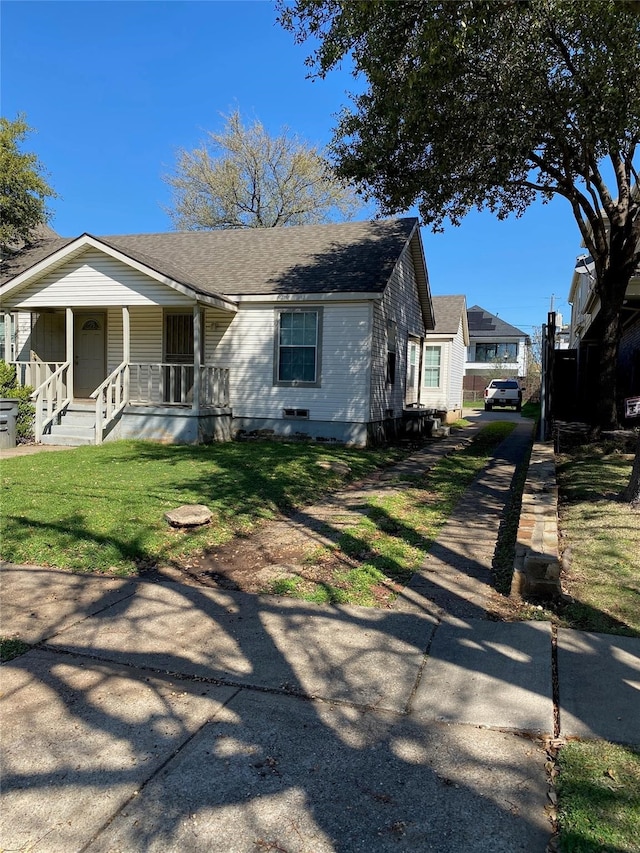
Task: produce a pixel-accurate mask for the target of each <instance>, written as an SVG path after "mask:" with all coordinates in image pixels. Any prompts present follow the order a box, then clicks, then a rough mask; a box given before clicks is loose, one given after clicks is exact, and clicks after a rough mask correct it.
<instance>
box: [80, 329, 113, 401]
mask: <svg viewBox="0 0 640 853" xmlns="http://www.w3.org/2000/svg"><path fill="white" fill-rule="evenodd" d="M105 324H106V318H105V315H104V314H76V315H75V317H74V334H73V347H74V367H73V396H74V397H80V398H86V397H89V396H90V395H91V394H92V393H93V392H94V391H95V390H96V388H97V387H98V385H100V383H101V382H102V381H103V380H104V379H106V378H107V366H106V356H105Z"/></svg>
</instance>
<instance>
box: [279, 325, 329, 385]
mask: <svg viewBox="0 0 640 853" xmlns="http://www.w3.org/2000/svg"><path fill="white" fill-rule="evenodd" d="M321 326H322V311H321V310H320V309H319V308H317V309H315V310H313V311H306V310H302V309H300V310H294V311H278V312H277V322H276V335H275V337H276V347H275V350H276V351H275V364H274V374H275V375H274V383H275V384H276V385H309V386H311V385H319V384H320V340H321V337H322V335H321Z"/></svg>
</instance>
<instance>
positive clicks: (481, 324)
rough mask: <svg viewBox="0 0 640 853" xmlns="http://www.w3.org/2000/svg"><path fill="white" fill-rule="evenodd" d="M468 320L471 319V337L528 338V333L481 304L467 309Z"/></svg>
mask: <svg viewBox="0 0 640 853" xmlns="http://www.w3.org/2000/svg"><path fill="white" fill-rule="evenodd" d="M467 320H468V321H469V337H470V338H487V339H489V338H490V339H492V340H494V339H497V338H526V337H527V335H526V334H525V333H524V332H523V331H521V330H520V329H517V328H516V327H515V326H512V325H511V324H510V323H505V321H504V320H501V319H500V317H496V315H495V314H490V313H489V311H485V309H484V308H481V307H480V306H479V305H472V306H471V308H469V309H467Z"/></svg>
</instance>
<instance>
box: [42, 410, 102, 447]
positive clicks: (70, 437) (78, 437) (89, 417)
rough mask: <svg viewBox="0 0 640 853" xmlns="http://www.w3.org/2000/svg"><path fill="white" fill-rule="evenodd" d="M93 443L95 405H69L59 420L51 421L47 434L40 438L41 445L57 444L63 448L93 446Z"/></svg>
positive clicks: (94, 438)
mask: <svg viewBox="0 0 640 853" xmlns="http://www.w3.org/2000/svg"><path fill="white" fill-rule="evenodd" d="M95 441H96V409H95V404H82V403H72V404H70V405H69V407H68V408H67V410H66V411H65V412H63V413H62V414H61V415H60V417H59V419H56V420H54V421H53V423H52V424H51V426H50V428H49V432H47V433H46V434H45V435H43V436H42V444H59V445H62V446H64V447H80V446H81V445H85V444H95Z"/></svg>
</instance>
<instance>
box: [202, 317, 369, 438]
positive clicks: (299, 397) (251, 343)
mask: <svg viewBox="0 0 640 853" xmlns="http://www.w3.org/2000/svg"><path fill="white" fill-rule="evenodd" d="M292 308H303V309H304V310H308V311H313V310H315V309H319V310H321V311H322V347H321V366H320V369H321V383H320V386H319V387H314V388H309V387H307V388H300V387H298V388H289V387H282V386H279V385H274V357H275V342H274V334H275V328H276V323H275V320H276V312H277V311H279V310H284V311H286V310H289V309H292ZM369 318H370V305H369V303H367V302H357V303H356V302H353V303H325V304H324V305H322V304H320V303H318V304H315V305H314V304H310V303H308V302H305V303H301V304H293V303H280V304H278V305H274V304H273V303H271V304H249V305H247V304H245V305H241V307H240V310H239V311H238V313H237V314H236V315H235V316H234V317H233V319H232V320H231V322H230V321H229V315H225V314H224V313H223V312H216V311H213V310H209V311H207V312H206V316H205V357H206V360H207V362H208V363H211V364H214V365H216V366H218V367H227V368H228V369H229V380H230V382H229V384H230V393H231V405H232V408H233V414H234V417H238V418H265V419H270V418H282V411H283V409H285V408H295V409H308V410H309V419H310V420H315V421H340V422H352V421H356V422H364V421H366V420H367V413H368V407H369V401H368V389H369V341H370V332H369V328H370V319H369Z"/></svg>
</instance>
